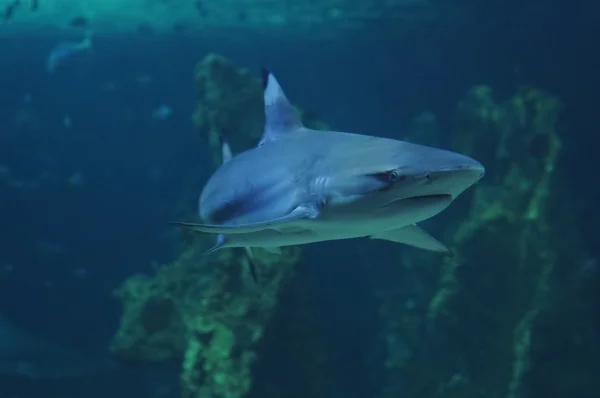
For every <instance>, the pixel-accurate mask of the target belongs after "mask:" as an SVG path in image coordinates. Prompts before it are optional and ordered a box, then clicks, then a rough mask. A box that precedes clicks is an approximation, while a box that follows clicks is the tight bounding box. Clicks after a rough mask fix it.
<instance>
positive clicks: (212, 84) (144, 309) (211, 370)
mask: <svg viewBox="0 0 600 398" xmlns="http://www.w3.org/2000/svg"><path fill="white" fill-rule="evenodd" d="M196 84H197V88H198V104H197V108H196V112H195V114H194V121H195V123H196V126H197V128H198V131H199V133H200V134H201V136H202V137H203V139H204V140H206V138H208V141H209V142H210V145H211V149H212V154H213V165H214V166H215V167H216V166H218V165H219V164H220V163H221V161H222V159H221V151H220V146H219V142H220V139H219V136H222V137H224V138H225V139H227V140H228V141H229V142H230V144H231V147H232V149H233V150H234V152H237V151H240V150H243V149H245V148H248V147H250V146H253V145H256V142H257V141H258V140H259V138H260V136H261V134H262V129H263V125H264V113H263V102H262V86H261V84H260V80H259V79H258V78H257V77H255V76H253V75H251V74H250V73H249V72H248V71H247V70H244V69H240V68H238V67H236V66H234V65H233V64H232V63H231V62H230V61H229V60H227V59H225V58H223V57H220V56H217V55H214V54H211V55H208V56H207V57H206V58H205V59H204V60H202V62H200V63H199V64H198V66H197V68H196ZM301 114H302V113H301ZM303 120H304V121H305V122H306V123H307V124H309V125H312V126H319V124H318V123H317V122H316V121H314V120H309V119H307V118H304V119H303ZM195 194H196V195H197V192H196V193H195ZM201 239H202V238H197V239H196V241H194V242H193V243H194V244H193V245H192V246H190V247H187V248H186V249H185V250H184V251H183V253H181V255H180V256H179V257H178V258H177V259H176V260H175V261H173V262H172V263H171V264H168V265H164V266H161V267H158V268H156V272H155V274H154V275H153V276H142V275H136V276H132V277H130V278H129V279H128V280H127V281H125V283H124V284H123V285H122V286H121V287H120V288H119V289H117V291H116V295H117V297H119V298H120V299H121V300H122V302H123V305H124V313H123V316H122V319H121V325H120V329H119V331H118V332H117V334H116V336H115V338H114V340H113V342H112V344H111V351H112V352H113V353H114V354H115V355H116V356H117V357H120V358H122V359H125V360H139V361H153V362H155V361H166V360H173V359H181V360H182V364H183V365H182V374H181V383H182V395H183V396H184V397H200V398H209V397H215V398H217V397H219V398H220V397H223V398H225V397H227V398H235V397H242V396H244V395H245V394H246V393H247V392H248V391H249V390H250V388H251V385H252V377H251V373H250V369H251V365H252V364H253V362H254V361H255V359H256V352H255V350H256V345H257V343H258V342H259V341H260V340H261V337H262V335H263V332H264V328H265V327H266V325H267V324H268V322H269V320H270V318H271V317H272V315H273V313H274V311H275V309H276V307H277V302H278V301H277V300H278V298H277V297H278V294H279V292H280V290H281V288H282V286H284V285H285V282H286V281H288V280H289V279H290V278H291V276H292V275H293V267H294V264H296V263H297V262H298V261H299V258H300V250H299V249H298V248H284V250H283V253H282V255H275V254H271V253H268V252H266V251H262V250H255V263H256V266H257V269H258V272H259V279H260V281H259V285H258V286H257V285H255V284H254V282H252V281H251V280H249V276H248V275H247V273H246V272H245V270H246V269H247V267H246V265H247V264H245V262H246V261H247V258H246V257H245V256H244V255H243V253H242V252H241V251H237V250H231V249H225V250H221V251H219V252H218V253H217V254H215V255H213V256H210V257H208V258H207V257H202V255H201V254H202V252H203V250H204V249H205V248H206V247H207V246H209V245H211V243H210V242H206V245H203V244H202V242H201Z"/></svg>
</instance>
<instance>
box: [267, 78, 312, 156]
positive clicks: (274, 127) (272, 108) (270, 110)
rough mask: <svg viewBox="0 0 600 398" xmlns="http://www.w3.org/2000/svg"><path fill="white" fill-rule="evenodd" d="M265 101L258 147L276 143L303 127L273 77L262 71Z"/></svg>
mask: <svg viewBox="0 0 600 398" xmlns="http://www.w3.org/2000/svg"><path fill="white" fill-rule="evenodd" d="M262 79H263V87H264V90H265V91H264V100H265V131H264V133H263V137H262V139H261V140H260V143H259V144H258V146H262V145H264V144H267V143H269V142H272V141H277V140H281V139H283V138H285V137H286V136H289V135H290V134H293V133H294V132H295V131H296V130H298V129H300V128H302V127H303V125H302V121H301V120H300V116H298V113H297V112H296V110H295V109H294V107H293V106H292V104H291V103H290V101H289V100H288V99H287V97H286V96H285V93H284V92H283V89H282V88H281V86H280V85H279V82H278V81H277V79H276V78H275V76H274V75H273V74H272V73H271V72H270V71H269V70H268V69H265V68H263V69H262Z"/></svg>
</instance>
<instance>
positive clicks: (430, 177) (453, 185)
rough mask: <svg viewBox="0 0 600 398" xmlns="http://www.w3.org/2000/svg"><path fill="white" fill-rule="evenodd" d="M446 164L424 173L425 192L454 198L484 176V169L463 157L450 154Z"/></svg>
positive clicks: (474, 161) (472, 160)
mask: <svg viewBox="0 0 600 398" xmlns="http://www.w3.org/2000/svg"><path fill="white" fill-rule="evenodd" d="M448 158H449V160H451V161H448V162H446V163H441V164H438V165H436V166H434V167H431V168H430V170H429V171H426V172H425V175H424V180H425V185H426V186H427V185H428V187H427V190H431V191H432V192H433V193H435V194H438V195H439V194H446V195H450V196H451V197H452V198H456V197H457V196H458V195H460V194H461V193H462V192H463V191H465V190H466V189H467V188H469V187H470V186H471V185H473V184H475V183H476V182H477V181H479V180H480V179H481V178H482V177H483V176H484V174H485V168H484V167H483V165H482V164H481V163H479V162H478V161H477V160H475V159H473V158H470V157H468V156H465V155H461V154H457V153H451V156H448Z"/></svg>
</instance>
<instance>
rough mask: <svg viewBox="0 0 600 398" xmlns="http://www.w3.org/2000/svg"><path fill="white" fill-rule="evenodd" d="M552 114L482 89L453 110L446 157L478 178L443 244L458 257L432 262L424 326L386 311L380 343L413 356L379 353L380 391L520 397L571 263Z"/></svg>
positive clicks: (550, 103)
mask: <svg viewBox="0 0 600 398" xmlns="http://www.w3.org/2000/svg"><path fill="white" fill-rule="evenodd" d="M561 109H562V105H561V104H560V102H559V101H558V99H557V98H556V97H554V96H552V95H550V94H547V93H545V92H543V91H540V90H535V89H531V88H523V89H521V90H519V91H518V92H517V93H515V94H514V95H513V96H512V97H511V98H510V99H509V100H507V101H504V102H498V101H497V100H496V99H495V98H494V95H493V91H492V89H491V88H489V87H485V86H480V87H474V88H473V89H472V90H471V91H470V92H469V93H468V95H467V97H466V98H465V100H464V101H462V102H461V103H460V104H459V105H458V112H457V122H456V123H457V124H456V130H455V132H454V134H453V145H452V149H453V150H455V151H457V152H461V153H464V154H467V155H470V156H473V157H475V158H476V159H478V160H480V161H481V162H482V163H483V164H484V165H485V166H486V176H485V177H484V179H483V180H482V181H481V182H480V183H479V184H477V185H476V186H475V187H474V189H472V190H470V191H469V192H467V193H465V195H463V196H464V197H461V198H460V200H458V201H457V203H456V204H453V215H452V220H453V221H452V223H450V224H449V225H451V227H449V228H446V230H445V237H444V239H443V240H444V241H446V242H448V244H449V245H450V246H451V247H452V248H453V250H454V251H455V256H454V257H452V258H446V259H443V260H441V264H440V265H441V275H440V279H439V285H438V289H437V291H436V292H434V294H433V296H432V297H431V300H430V302H429V307H428V309H427V312H426V314H424V315H423V316H420V317H414V316H412V317H411V316H410V314H411V313H412V312H413V311H412V309H408V308H403V307H402V305H398V304H394V303H393V302H391V301H387V300H386V299H385V297H384V299H383V303H382V317H383V318H384V319H386V321H385V322H384V323H385V324H386V325H387V333H388V337H389V336H394V335H396V336H397V338H396V340H398V339H401V340H402V341H403V342H405V343H407V345H408V349H409V353H410V354H411V355H409V356H398V354H397V353H394V352H393V350H391V349H390V348H389V345H388V351H389V352H388V362H389V364H388V369H389V370H390V374H389V380H390V385H391V386H390V388H387V390H389V391H397V390H398V388H396V389H394V388H393V385H394V384H395V383H398V380H401V383H403V385H402V387H403V388H402V389H403V391H404V396H405V397H415V398H416V397H419V398H423V397H461V398H468V397H473V398H487V397H490V398H492V397H494V398H495V397H498V398H500V397H503V398H504V397H509V398H520V397H526V396H528V392H529V390H530V389H531V385H529V384H528V375H530V374H531V372H532V369H533V367H534V365H535V363H534V359H533V357H532V347H534V346H535V344H536V341H542V340H543V339H544V338H543V335H544V331H543V330H541V329H540V328H538V327H536V325H538V324H539V323H540V322H541V321H542V319H543V317H544V316H547V314H548V313H551V312H552V311H557V310H556V308H557V307H556V303H557V297H558V296H559V295H560V292H561V291H562V290H564V289H565V286H564V285H561V284H557V283H556V275H557V272H558V269H559V268H560V267H561V264H564V263H565V262H567V263H570V262H576V261H577V258H578V257H579V253H578V248H579V247H578V245H577V243H576V241H575V240H574V239H573V236H572V234H565V233H564V232H563V231H565V229H566V230H567V231H568V230H572V229H575V228H574V227H575V226H574V225H573V224H572V221H573V220H571V219H569V217H568V216H566V215H568V214H569V208H568V203H570V201H569V200H565V196H564V192H563V191H561V188H562V185H561V181H560V180H559V179H558V176H560V174H559V173H557V170H558V169H559V166H560V163H559V159H560V157H559V156H560V151H561V148H562V144H561V140H560V137H559V131H558V129H559V126H558V118H559V115H560V113H561ZM559 198H560V199H559ZM457 220H458V222H457ZM566 241H567V242H569V243H567V244H565V243H566ZM415 256H419V258H421V257H422V256H423V255H422V254H419V253H415V254H411V255H409V257H415ZM427 261H429V262H430V263H431V262H432V261H435V260H432V258H431V257H429V258H427ZM409 263H410V261H409ZM391 297H393V296H391ZM555 316H556V315H555ZM555 316H554V317H555ZM551 318H553V317H551ZM544 322H545V321H544ZM390 339H391V337H390ZM394 375H396V376H394ZM392 395H393V394H392ZM392 395H389V394H388V395H385V394H384V395H383V396H386V397H387V396H392Z"/></svg>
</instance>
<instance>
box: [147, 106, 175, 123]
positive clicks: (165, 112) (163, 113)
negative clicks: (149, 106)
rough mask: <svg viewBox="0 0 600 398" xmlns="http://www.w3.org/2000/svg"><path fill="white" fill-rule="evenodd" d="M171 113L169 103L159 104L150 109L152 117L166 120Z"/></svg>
mask: <svg viewBox="0 0 600 398" xmlns="http://www.w3.org/2000/svg"><path fill="white" fill-rule="evenodd" d="M172 114H173V109H172V108H171V107H170V106H169V105H165V104H162V105H159V106H157V107H156V109H154V111H152V119H154V120H167V119H168V118H169V117H171V115H172Z"/></svg>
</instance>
